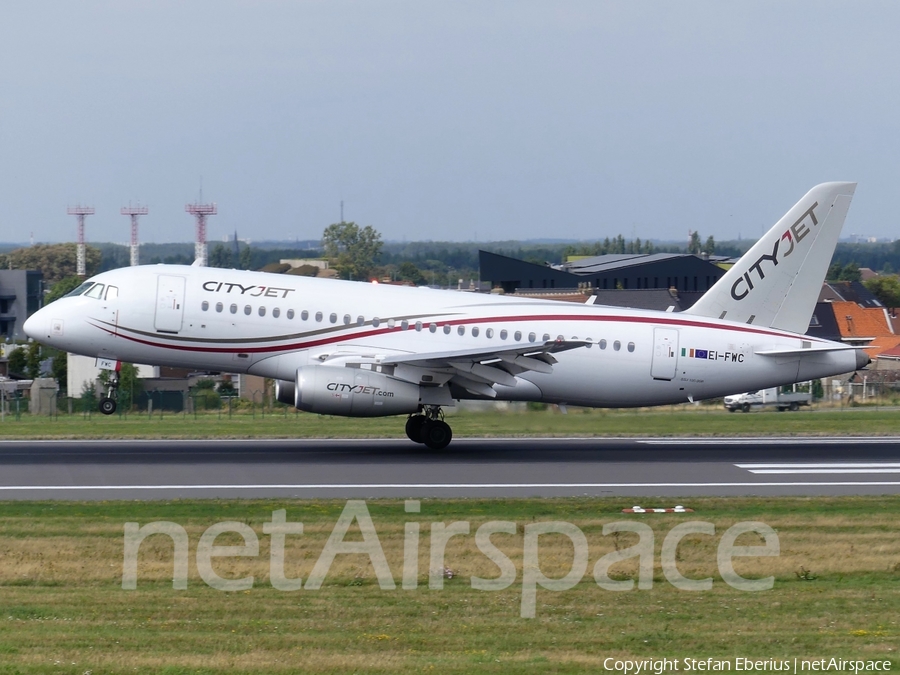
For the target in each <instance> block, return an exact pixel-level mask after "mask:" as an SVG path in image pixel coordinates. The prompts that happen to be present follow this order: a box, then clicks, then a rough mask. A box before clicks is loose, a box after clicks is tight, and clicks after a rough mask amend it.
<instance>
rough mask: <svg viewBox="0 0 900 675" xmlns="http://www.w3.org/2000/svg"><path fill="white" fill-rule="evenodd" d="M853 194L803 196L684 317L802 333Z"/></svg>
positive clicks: (836, 190)
mask: <svg viewBox="0 0 900 675" xmlns="http://www.w3.org/2000/svg"><path fill="white" fill-rule="evenodd" d="M855 189H856V183H822V184H821V185H817V186H816V187H814V188H813V189H812V190H810V191H809V192H807V193H806V195H805V196H804V197H803V199H801V200H800V201H799V202H797V203H796V204H795V205H794V207H793V208H792V209H791V210H790V211H788V212H787V214H786V215H785V216H784V217H783V218H782V219H781V220H779V221H778V222H777V223H776V224H775V226H774V227H773V228H772V229H771V230H769V231H768V232H766V234H765V235H764V236H763V237H762V238H761V239H760V240H759V241H758V242H756V244H755V245H754V246H753V248H751V249H750V250H749V251H747V253H745V254H744V255H743V256H742V257H741V259H740V260H738V261H737V263H735V265H734V266H733V267H732V268H731V269H730V270H728V272H726V273H725V276H723V277H722V278H721V279H719V281H717V282H716V284H715V285H714V286H713V287H712V288H710V289H709V291H707V292H706V293H704V294H703V297H701V298H700V299H699V300H698V301H697V302H696V304H694V306H693V307H691V308H690V309H687V310H685V312H684V313H685V314H692V315H694V316H705V317H710V318H716V319H727V320H729V321H740V322H745V323H751V324H754V325H760V326H768V327H771V328H778V329H781V330H786V331H791V332H793V333H805V332H806V330H807V328H809V320H810V317H812V313H813V310H814V309H815V306H816V300H817V299H818V297H819V290H820V289H821V287H822V282H823V281H824V280H825V274H826V273H827V272H828V266H829V265H830V264H831V257H832V255H834V247H835V246H836V245H837V240H838V236H839V235H840V233H841V228H842V227H843V225H844V218H845V217H846V216H847V210H848V209H849V208H850V200H851V199H852V197H853V191H854V190H855Z"/></svg>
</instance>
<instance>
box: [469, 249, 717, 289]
mask: <svg viewBox="0 0 900 675" xmlns="http://www.w3.org/2000/svg"><path fill="white" fill-rule="evenodd" d="M729 263H730V259H729V258H727V257H725V256H699V255H693V254H687V253H633V254H632V253H629V254H609V255H599V256H592V257H589V258H580V259H577V260H572V261H570V262H567V263H565V264H563V265H550V264H549V263H547V264H544V265H538V264H535V263H530V262H526V261H524V260H517V259H515V258H510V257H507V256H504V255H499V254H497V253H490V252H489V251H479V252H478V264H479V268H480V274H481V279H482V281H489V282H490V284H491V287H492V288H502V289H503V291H504V292H506V293H514V292H516V291H517V290H526V289H556V288H584V287H590V288H593V289H597V290H616V289H620V290H648V289H664V290H667V289H670V288H672V289H675V290H676V291H685V292H691V293H693V292H698V293H702V292H704V291H708V290H709V289H710V288H711V287H712V286H713V284H715V283H716V282H717V281H718V280H719V279H720V278H721V277H722V276H723V275H724V274H725V270H726V269H727V267H728V265H729Z"/></svg>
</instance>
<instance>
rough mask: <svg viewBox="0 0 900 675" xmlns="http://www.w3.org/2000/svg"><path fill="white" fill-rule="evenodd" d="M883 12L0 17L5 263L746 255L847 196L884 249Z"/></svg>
mask: <svg viewBox="0 0 900 675" xmlns="http://www.w3.org/2000/svg"><path fill="white" fill-rule="evenodd" d="M898 25H900V3H896V2H888V1H885V2H874V1H872V2H859V1H856V0H853V1H850V0H848V1H846V2H829V1H827V0H816V1H814V2H813V1H803V0H796V1H792V2H783V1H782V0H777V1H776V0H773V1H765V0H756V1H753V2H749V1H735V2H721V0H713V1H708V2H707V1H690V0H685V1H681V2H649V1H642V0H622V1H621V2H606V1H603V0H591V1H587V2H580V1H575V0H554V1H552V2H551V1H549V0H547V1H544V2H534V1H531V0H510V1H503V0H495V1H492V0H478V1H475V2H466V1H462V0H460V1H454V2H443V1H440V0H433V1H429V2H422V1H421V0H414V1H402V2H401V1H387V0H380V1H372V2H346V1H342V0H327V1H322V2H300V1H292V2H282V1H276V0H252V1H251V0H247V1H238V0H193V1H191V2H184V1H182V0H178V1H166V0H152V1H149V0H136V1H131V2H122V1H121V0H116V1H112V0H110V1H106V2H104V1H100V0H79V1H78V2H69V1H68V0H56V1H47V0H29V2H5V3H2V5H0V241H6V242H11V241H20V242H25V241H28V239H29V237H30V236H33V237H34V240H35V241H38V242H48V241H52V242H55V241H73V240H74V237H75V230H76V223H75V218H74V217H72V216H68V215H66V209H67V207H69V206H75V205H76V204H82V205H90V206H93V207H94V208H95V209H96V215H94V216H90V217H88V219H87V240H88V241H96V242H105V241H113V242H125V241H127V240H128V238H129V233H130V229H129V221H128V219H127V218H126V217H125V216H122V215H121V214H120V209H121V207H123V206H126V205H127V204H129V203H131V204H138V203H140V204H141V205H146V206H148V208H149V214H148V215H147V216H145V217H143V218H142V220H141V239H142V240H143V241H152V242H172V241H192V240H193V237H194V221H193V219H192V218H191V216H190V215H189V214H187V213H185V205H186V204H187V203H189V202H195V201H197V200H198V199H199V198H200V189H201V186H202V190H203V193H202V194H203V199H204V201H207V202H215V203H216V204H217V207H218V215H216V216H213V217H211V218H210V219H209V225H208V230H209V240H210V241H216V240H221V239H222V238H223V237H224V236H227V235H230V234H231V233H233V232H234V231H235V230H237V232H238V235H239V236H240V237H242V238H249V239H251V240H262V239H279V240H293V239H315V238H317V237H319V236H320V235H321V233H322V230H323V229H324V228H325V227H326V226H327V225H328V224H330V223H333V222H337V221H339V220H340V214H341V211H340V208H341V201H342V200H343V202H344V218H345V220H348V221H354V222H357V223H359V224H360V225H372V226H373V227H374V228H376V229H377V230H378V231H380V232H381V233H382V236H383V237H384V238H385V239H388V240H408V241H415V240H459V241H463V240H477V241H495V240H506V239H534V238H565V239H586V240H592V239H597V238H600V239H602V238H604V237H607V236H609V237H613V236H615V235H617V234H619V233H621V234H623V235H624V236H625V237H626V238H632V237H635V236H637V237H641V238H642V239H643V238H653V239H664V240H680V239H684V240H687V238H688V231H689V230H696V231H699V232H700V233H701V235H702V236H703V237H704V238H705V237H706V236H708V235H713V236H715V237H716V239H719V240H723V239H736V238H738V237H739V236H740V237H743V238H745V239H747V238H756V237H758V236H759V235H760V234H761V233H762V232H763V231H765V230H766V229H768V227H770V226H771V225H772V224H773V223H774V222H775V221H777V220H778V218H779V217H780V216H781V215H783V214H784V213H785V212H786V211H787V210H788V209H789V208H790V207H791V206H792V205H793V204H794V203H795V202H796V201H797V200H799V199H800V197H802V196H803V194H805V193H806V191H807V190H809V189H810V188H811V187H813V186H814V185H816V184H817V183H820V182H824V181H830V180H852V181H858V182H859V187H858V189H857V191H856V195H855V198H854V201H853V205H852V206H851V209H850V214H849V216H848V218H847V222H846V224H845V227H844V234H845V235H848V234H850V233H858V234H862V235H868V236H875V237H887V238H896V237H898V236H900V227H898V220H897V217H896V215H895V208H894V204H893V200H894V198H895V196H896V194H897V178H898V176H900V128H898V127H900V114H898V111H900V86H898V85H900V40H898V39H897V34H896V31H897V26H898Z"/></svg>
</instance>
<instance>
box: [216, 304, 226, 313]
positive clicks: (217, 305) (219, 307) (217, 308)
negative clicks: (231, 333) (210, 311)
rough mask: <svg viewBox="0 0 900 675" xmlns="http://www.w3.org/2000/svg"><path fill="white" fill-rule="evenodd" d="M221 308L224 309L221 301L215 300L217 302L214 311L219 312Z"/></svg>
mask: <svg viewBox="0 0 900 675" xmlns="http://www.w3.org/2000/svg"><path fill="white" fill-rule="evenodd" d="M223 309H225V307H224V306H223V305H222V303H221V302H217V303H216V311H217V312H220V313H221V311H222V310H223Z"/></svg>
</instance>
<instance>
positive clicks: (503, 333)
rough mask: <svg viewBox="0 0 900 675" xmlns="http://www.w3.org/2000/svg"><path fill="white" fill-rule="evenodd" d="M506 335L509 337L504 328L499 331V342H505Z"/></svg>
mask: <svg viewBox="0 0 900 675" xmlns="http://www.w3.org/2000/svg"><path fill="white" fill-rule="evenodd" d="M507 335H509V333H507V332H506V329H505V328H504V329H503V330H501V331H500V339H501V340H505V339H506V336H507Z"/></svg>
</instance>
